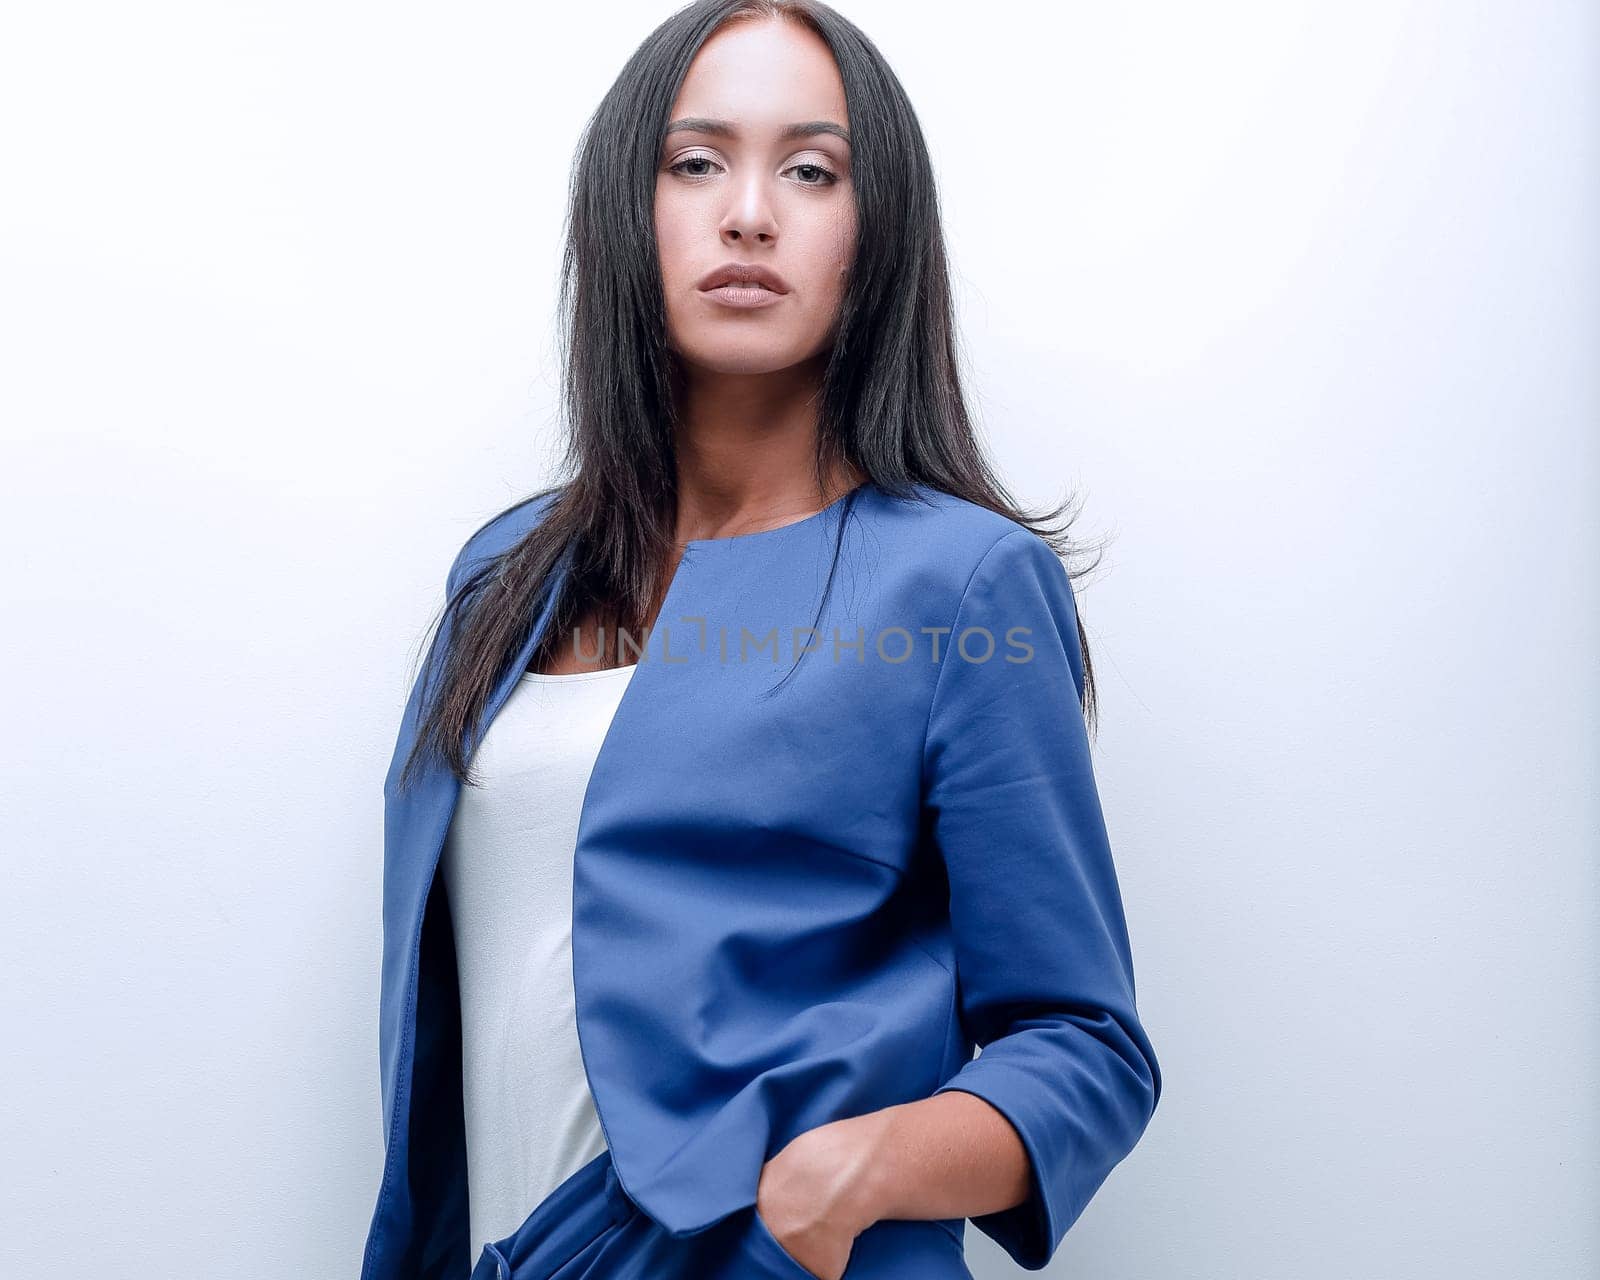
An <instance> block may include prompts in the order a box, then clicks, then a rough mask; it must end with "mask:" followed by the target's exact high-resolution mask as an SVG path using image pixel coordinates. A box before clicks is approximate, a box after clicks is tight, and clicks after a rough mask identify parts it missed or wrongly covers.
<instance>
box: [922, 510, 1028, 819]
mask: <svg viewBox="0 0 1600 1280" xmlns="http://www.w3.org/2000/svg"><path fill="white" fill-rule="evenodd" d="M1028 532H1029V530H1027V529H1022V528H1017V529H1011V530H1008V531H1007V532H1005V533H1002V534H1001V535H1000V536H999V537H998V538H996V539H995V540H994V541H993V542H992V543H990V545H989V549H988V550H987V551H985V552H984V553H983V554H982V555H981V556H979V557H978V563H977V564H975V565H973V566H972V573H971V574H970V575H969V576H968V577H967V582H966V585H965V586H963V587H962V588H961V598H960V599H959V600H957V601H956V611H955V613H954V614H953V615H952V616H951V618H950V635H949V637H948V639H949V642H950V648H949V649H946V650H945V655H944V658H943V659H942V660H941V661H940V663H939V674H938V675H937V676H935V677H934V681H933V696H932V697H930V698H929V699H928V715H927V718H926V719H925V720H924V721H923V722H922V748H921V750H920V752H919V754H918V766H919V769H920V773H921V789H922V791H923V792H924V793H925V792H926V791H927V784H928V730H929V729H930V728H931V727H932V726H933V709H934V708H935V707H937V706H938V705H939V691H940V690H941V689H943V688H944V677H945V673H946V672H947V671H948V670H949V665H950V650H951V649H954V648H955V643H956V624H957V623H958V622H960V621H961V611H962V610H963V609H964V608H966V604H967V595H968V593H969V592H970V591H971V590H972V584H973V583H974V582H976V581H977V580H978V573H979V572H980V571H981V570H982V568H983V566H984V565H985V564H986V563H988V560H989V557H990V556H992V555H993V554H994V552H995V548H996V547H998V546H999V545H1000V544H1001V543H1002V542H1004V541H1005V540H1006V539H1007V538H1014V537H1016V536H1017V535H1018V534H1019V533H1028Z"/></svg>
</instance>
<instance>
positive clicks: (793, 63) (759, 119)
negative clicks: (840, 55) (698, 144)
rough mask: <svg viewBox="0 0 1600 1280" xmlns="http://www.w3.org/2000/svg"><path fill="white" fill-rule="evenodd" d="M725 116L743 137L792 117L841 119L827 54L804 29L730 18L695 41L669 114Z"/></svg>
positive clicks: (838, 87) (840, 85) (835, 73)
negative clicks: (708, 35)
mask: <svg viewBox="0 0 1600 1280" xmlns="http://www.w3.org/2000/svg"><path fill="white" fill-rule="evenodd" d="M683 116H706V117H713V118H716V119H721V120H727V121H729V122H731V123H732V124H734V125H736V126H738V128H739V129H740V131H741V132H742V133H745V134H748V135H756V134H770V133H775V132H776V131H777V130H779V129H781V128H782V127H783V126H784V125H786V124H790V123H792V122H793V121H796V120H832V121H834V122H836V123H838V124H845V123H847V118H846V114H845V99H844V82H843V81H842V80H840V78H839V68H838V67H837V66H836V65H835V64H834V61H833V54H832V53H831V52H829V50H828V46H827V45H826V44H824V43H823V41H822V39H821V37H820V36H818V35H817V34H816V33H815V32H813V31H811V30H810V29H809V28H808V27H804V26H801V25H800V24H798V23H794V22H788V21H785V20H783V19H778V18H763V19H759V20H746V21H739V22H734V23H730V24H729V25H728V26H726V27H724V28H723V29H722V30H721V31H718V32H717V33H716V34H715V35H714V36H712V37H711V38H710V39H709V40H707V41H706V43H705V44H704V45H702V46H701V48H700V52H699V53H697V54H696V55H695V59H694V61H693V62H692V63H691V64H690V66H689V72H688V74H687V75H686V76H685V77H684V81H683V85H682V87H681V88H680V90H679V92H678V97H677V100H676V101H675V102H674V103H673V104H672V118H673V119H678V118H680V117H683Z"/></svg>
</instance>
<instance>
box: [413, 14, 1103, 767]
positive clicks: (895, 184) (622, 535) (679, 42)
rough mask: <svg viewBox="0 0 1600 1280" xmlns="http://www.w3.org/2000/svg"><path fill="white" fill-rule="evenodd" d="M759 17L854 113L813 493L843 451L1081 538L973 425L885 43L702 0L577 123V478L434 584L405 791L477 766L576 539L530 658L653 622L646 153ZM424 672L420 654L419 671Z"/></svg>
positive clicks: (933, 195)
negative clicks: (986, 447)
mask: <svg viewBox="0 0 1600 1280" xmlns="http://www.w3.org/2000/svg"><path fill="white" fill-rule="evenodd" d="M763 18H779V19H787V20H789V21H792V22H796V23H800V24H802V25H803V26H805V27H807V28H809V29H810V30H811V31H813V32H815V33H816V34H817V35H818V36H819V37H820V38H821V39H822V40H823V41H824V42H825V43H826V44H827V46H828V48H829V49H830V50H831V51H832V54H833V58H834V61H835V63H836V64H837V66H838V69H839V74H840V77H841V79H842V81H843V84H844V94H845V102H846V108H847V110H848V112H849V119H850V142H851V165H850V168H851V175H852V180H853V187H854V193H855V201H856V219H857V221H856V227H857V234H856V245H857V248H856V254H855V259H854V262H853V263H852V265H851V267H850V269H849V271H848V273H847V278H846V283H845V288H844V295H843V299H842V302H841V304H840V314H839V317H838V323H837V327H836V335H837V336H836V340H835V342H834V345H833V348H832V350H831V353H830V355H829V357H828V360H827V363H826V369H825V371H824V373H823V375H822V383H821V387H820V394H819V396H818V399H817V403H818V422H817V452H816V457H815V465H816V478H817V482H818V491H819V492H822V491H823V488H824V485H825V483H826V478H827V477H829V476H830V475H832V474H834V473H835V468H836V467H838V466H839V465H840V464H851V465H853V466H854V468H855V469H856V470H858V471H859V472H861V473H862V474H864V475H865V476H866V477H867V479H869V480H870V481H872V482H875V483H876V484H877V485H878V486H879V487H880V488H881V489H883V490H885V491H886V492H888V493H891V494H894V495H897V496H907V497H910V496H914V491H913V490H912V489H911V487H910V486H912V485H913V484H918V483H920V484H924V485H927V486H929V487H931V488H933V489H936V490H940V491H942V492H944V493H949V494H952V495H954V496H956V497H960V498H964V499H966V500H968V501H970V502H973V503H976V504H977V505H979V506H982V507H986V508H988V509H990V510H992V511H996V512H999V513H1001V514H1003V515H1005V516H1007V517H1009V518H1011V519H1013V520H1015V521H1016V522H1017V523H1019V524H1021V525H1023V526H1025V527H1027V528H1029V529H1031V530H1032V531H1033V532H1034V533H1036V534H1038V535H1039V536H1040V537H1041V538H1043V539H1044V540H1045V541H1046V542H1047V543H1048V544H1049V545H1050V546H1051V548H1052V550H1054V551H1055V552H1056V554H1057V555H1058V556H1063V555H1068V554H1072V553H1075V552H1076V551H1077V550H1078V548H1077V547H1076V544H1075V543H1074V542H1069V540H1068V537H1067V530H1068V528H1069V527H1070V525H1071V524H1072V522H1073V520H1074V519H1075V518H1076V516H1077V514H1078V504H1075V503H1074V502H1073V501H1072V500H1071V498H1070V497H1069V498H1068V499H1067V500H1066V501H1064V502H1063V503H1062V504H1061V505H1060V506H1057V507H1055V508H1053V509H1048V510H1045V511H1043V512H1040V513H1038V514H1037V515H1030V514H1028V513H1026V512H1023V511H1021V510H1020V509H1019V508H1018V506H1017V505H1016V503H1015V502H1014V501H1013V500H1012V498H1011V497H1010V495H1009V494H1008V493H1007V492H1006V490H1005V488H1004V486H1003V485H1002V484H1001V483H1000V481H999V479H998V478H997V477H996V476H995V475H994V473H993V471H992V469H991V467H990V465H989V463H988V462H987V460H986V459H985V457H984V455H983V451H982V449H981V447H980V445H979V443H978V441H977V439H976V437H975V434H974V430H973V423H972V419H971V417H970V415H969V412H968V408H967V405H966V401H965V396H964V394H963V391H962V386H961V378H960V374H959V370H958V351H957V341H958V340H957V333H956V328H955V321H954V312H953V306H952V299H951V292H950V280H949V269H948V265H947V261H946V257H945V247H944V235H943V230H942V227H941V225H940V218H939V202H938V193H937V190H936V186H935V182H934V174H933V166H932V163H931V161H930V159H929V156H928V150H927V145H926V143H925V142H924V139H923V136H922V130H921V127H920V126H919V125H918V123H917V118H916V114H915V112H913V110H912V108H911V104H910V102H909V100H908V99H907V97H906V94H905V90H904V89H903V88H902V86H901V84H900V81H899V80H898V78H897V77H896V76H895V74H894V72H893V71H892V70H891V69H890V67H889V65H888V63H887V62H886V61H885V59H884V58H883V55H882V54H880V53H879V51H878V50H877V48H876V47H875V46H874V45H873V43H872V42H871V41H870V40H869V39H868V38H867V37H866V35H865V34H864V33H863V32H862V31H861V30H860V29H859V28H857V27H856V26H855V24H854V23H852V22H850V21H849V20H847V19H846V18H844V17H843V16H842V15H840V14H839V13H837V12H836V11H835V10H833V9H832V8H830V7H829V6H828V5H826V4H822V3H820V0H695V2H694V3H691V4H688V5H686V6H685V7H683V8H681V9H679V10H678V11H677V12H676V13H674V14H672V16H671V17H669V18H667V19H666V20H665V21H664V22H663V23H662V24H661V25H660V26H658V27H657V28H656V29H655V30H654V31H652V32H651V33H650V35H649V36H648V37H646V39H645V40H644V42H643V43H642V44H640V45H639V47H638V48H637V49H636V50H635V51H634V53H633V55H632V56H631V57H630V58H629V59H628V62H627V65H626V66H625V67H623V69H622V72H621V74H620V75H618V77H617V79H616V81H615V83H613V84H612V86H611V88H610V90H609V91H608V92H607V93H606V95H605V98H604V99H603V100H602V101H601V103H600V105H599V107H598V108H597V109H596V111H595V112H594V114H593V115H592V116H591V117H590V119H589V121H588V123H587V125H586V126H585V129H584V132H583V136H582V139H581V142H580V145H579V150H578V154H577V157H576V163H575V166H574V169H573V174H572V180H571V184H570V190H569V204H568V210H567V217H566V247H565V252H564V256H563V262H562V274H561V289H560V313H561V314H560V339H561V356H562V362H563V370H564V372H563V416H564V418H565V432H564V434H565V447H564V451H563V456H562V460H561V469H562V471H563V472H565V473H567V474H569V475H570V476H571V479H570V480H569V481H566V482H564V483H561V484H558V485H555V486H551V487H550V488H546V489H543V490H540V491H539V492H538V493H535V494H532V495H530V496H529V497H527V498H524V499H522V500H521V501H520V502H518V503H515V504H513V506H512V507H511V508H507V510H508V511H509V510H511V509H514V507H516V506H520V505H523V504H524V503H526V502H531V501H533V500H535V499H536V498H541V497H544V496H547V495H550V494H552V493H559V496H558V497H557V499H556V500H555V502H554V503H553V504H552V506H551V508H550V510H549V512H548V514H547V515H546V516H545V518H544V519H543V520H541V521H540V523H539V525H538V527H537V528H535V529H534V530H532V531H531V532H530V533H529V534H528V535H527V536H526V537H524V538H523V539H522V540H521V541H520V542H519V543H517V544H516V545H515V546H513V547H511V548H510V549H509V550H508V551H506V552H505V553H504V554H503V555H501V556H498V557H495V558H494V559H492V560H490V561H488V562H486V563H484V564H481V565H478V566H477V567H476V569H475V570H474V571H473V572H471V573H469V574H467V575H465V577H464V578H463V580H462V581H461V582H460V583H459V584H458V585H457V588H456V590H455V591H454V592H453V593H452V594H451V595H450V598H449V599H448V600H447V601H446V603H445V607H444V613H443V618H442V621H441V622H440V624H439V627H438V630H437V632H436V633H435V636H434V640H433V644H434V645H438V644H440V643H441V642H442V643H444V645H445V648H444V650H443V654H442V661H440V662H439V663H438V664H437V669H438V679H437V681H436V682H432V683H434V685H435V687H434V688H432V689H431V690H430V689H427V688H425V689H424V690H423V691H422V704H421V705H422V710H421V711H420V713H419V719H418V726H419V727H418V732H417V734H416V737H415V742H414V746H413V749H412V751H411V753H410V755H409V756H408V757H407V759H406V761H405V765H404V767H403V769H402V771H401V775H400V785H401V786H404V785H407V783H408V782H409V780H410V779H411V778H412V776H413V775H414V772H415V769H416V768H418V767H420V765H419V762H420V760H421V758H422V757H423V756H424V755H426V754H428V753H433V754H434V755H435V756H436V757H437V758H438V759H440V760H442V761H443V762H444V763H445V764H446V766H447V767H448V768H449V769H450V771H451V772H453V773H454V774H455V775H456V776H457V778H459V779H460V780H461V781H462V782H463V783H472V782H474V779H473V778H472V776H471V774H470V771H469V763H470V760H471V756H472V753H473V751H474V750H475V748H476V741H475V735H476V733H477V731H478V729H479V727H480V725H479V721H480V720H481V718H482V715H483V712H484V709H485V707H486V705H487V703H488V701H489V699H490V698H491V697H492V696H493V693H494V690H495V689H496V687H497V686H498V684H499V681H500V680H501V678H502V677H503V676H504V675H505V672H506V668H507V666H508V665H509V664H510V663H511V662H513V661H514V660H515V657H516V655H517V653H518V652H519V651H520V649H521V647H522V645H523V644H524V643H525V642H526V640H527V638H528V634H529V632H530V630H531V629H532V627H533V626H534V623H535V621H536V619H537V618H538V616H539V612H540V609H541V608H542V607H543V606H544V605H545V604H546V601H545V599H544V596H545V592H546V588H547V586H548V584H549V580H550V575H551V570H552V569H553V568H554V567H555V565H556V563H557V562H558V560H559V559H560V558H561V557H562V555H563V554H564V553H565V552H567V551H568V550H569V548H570V550H571V552H572V560H571V564H570V570H571V571H570V572H569V573H568V574H567V575H566V577H565V586H564V589H563V590H562V591H561V592H560V598H559V599H558V600H556V601H555V603H554V608H553V610H552V613H551V620H550V625H549V626H548V627H547V628H546V631H545V633H544V637H543V638H542V639H541V642H540V646H539V648H540V652H539V654H537V655H535V664H536V665H543V664H544V662H545V660H546V659H547V658H548V657H549V656H550V654H551V653H552V652H553V650H554V646H555V645H556V644H557V643H558V638H559V637H560V636H563V635H565V634H567V631H568V629H569V628H571V627H572V626H573V625H575V623H576V621H577V620H579V619H581V618H583V617H585V616H589V615H594V616H597V617H599V618H601V619H603V620H604V621H605V622H607V623H609V624H610V626H609V627H608V628H607V629H608V631H610V632H612V633H613V634H614V633H615V631H616V630H617V629H619V628H621V629H626V630H628V631H629V632H630V634H642V633H644V631H645V626H646V624H647V623H649V622H650V621H651V620H650V619H649V617H648V616H647V613H648V611H649V609H650V608H651V607H652V606H653V604H654V602H655V601H656V599H657V597H658V593H659V592H660V590H661V588H662V587H663V585H664V583H665V575H666V573H667V566H668V564H669V562H670V560H671V555H672V551H673V536H674V533H675V530H676V516H677V467H676V460H675V453H674V446H673V440H674V425H675V423H676V421H677V416H676V415H677V407H678V404H679V402H680V398H681V397H680V388H681V382H680V377H681V371H680V368H679V367H678V365H677V364H676V357H675V356H674V355H673V353H672V352H671V351H670V350H669V348H668V345H667V328H666V312H665V306H664V302H663V298H662V285H661V266H660V258H659V255H658V251H657V246H656V239H655V187H656V170H657V167H658V165H659V163H660V151H661V146H662V143H663V137H664V133H665V130H666V126H667V124H668V114H669V113H670V111H671V109H672V104H673V103H674V102H675V101H676V99H677V96H678V92H679V89H680V87H681V85H682V83H683V80H684V77H685V75H686V74H687V73H688V70H689V66H690V63H691V62H692V61H693V59H694V57H695V54H696V53H697V52H699V50H700V47H701V46H702V45H703V44H704V43H705V41H706V40H707V39H708V38H709V37H710V36H711V35H712V34H713V33H715V32H716V31H718V30H719V29H721V28H722V27H723V26H724V25H726V24H728V23H730V22H736V21H751V20H757V19H763ZM854 500H855V494H851V495H850V497H849V498H848V499H846V500H845V502H844V504H843V506H844V508H845V509H844V511H843V512H842V518H841V519H840V521H839V525H838V527H839V530H840V535H841V536H842V533H843V530H844V527H845V523H846V520H847V519H848V516H849V507H850V506H851V505H853V503H854ZM501 514H502V515H503V514H505V512H502V513H501ZM1063 515H1065V516H1066V519H1065V521H1064V522H1063V523H1061V524H1060V525H1059V526H1054V527H1053V523H1054V522H1055V521H1057V520H1058V519H1059V518H1060V517H1062V516H1063ZM496 518H498V517H496ZM486 523H487V522H486ZM480 527H481V526H480ZM837 558H838V547H837V544H836V545H835V563H837ZM1096 563H1098V554H1097V555H1096ZM1094 567H1095V566H1094V564H1090V565H1088V566H1085V568H1084V569H1083V570H1080V571H1079V573H1078V574H1073V575H1072V576H1074V577H1076V576H1080V575H1081V573H1083V572H1088V571H1089V570H1090V569H1092V568H1094ZM1069 572H1070V570H1069ZM830 582H831V577H830ZM441 637H442V638H443V640H442V641H441ZM1078 643H1079V645H1080V648H1081V652H1082V655H1083V666H1084V672H1085V676H1086V680H1085V689H1084V698H1083V711H1084V714H1085V716H1086V719H1087V721H1088V723H1089V726H1090V730H1091V732H1093V728H1094V723H1095V720H1096V698H1095V692H1094V672H1093V667H1092V665H1091V662H1090V655H1089V643H1088V637H1087V634H1086V633H1085V631H1084V627H1083V622H1082V619H1081V617H1080V619H1079V622H1078ZM607 648H608V650H609V649H610V648H611V645H610V643H609V642H608V644H607ZM607 660H608V661H614V658H610V657H608V659H607ZM434 669H435V664H434V662H432V661H429V662H427V663H426V667H425V672H424V678H425V679H426V678H427V675H428V673H431V672H433V671H434Z"/></svg>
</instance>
